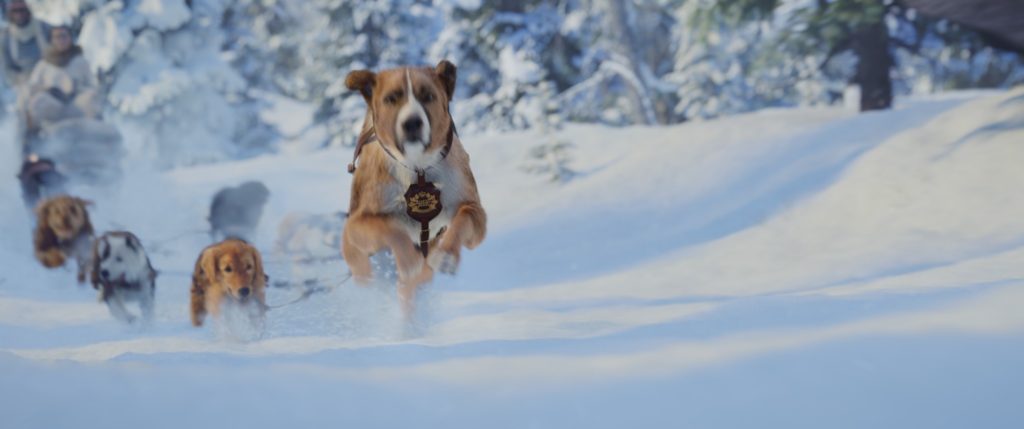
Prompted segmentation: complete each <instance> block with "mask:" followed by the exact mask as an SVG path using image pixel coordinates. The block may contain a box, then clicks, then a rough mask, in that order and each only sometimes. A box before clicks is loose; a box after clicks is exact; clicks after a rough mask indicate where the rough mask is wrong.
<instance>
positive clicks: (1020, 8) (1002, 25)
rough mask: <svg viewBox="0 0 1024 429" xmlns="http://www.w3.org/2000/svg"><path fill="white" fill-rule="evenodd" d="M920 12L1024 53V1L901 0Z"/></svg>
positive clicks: (1000, 45)
mask: <svg viewBox="0 0 1024 429" xmlns="http://www.w3.org/2000/svg"><path fill="white" fill-rule="evenodd" d="M902 2H903V4H905V5H906V6H908V7H911V8H914V9H916V10H918V11H919V12H921V13H923V14H926V15H929V16H932V17H936V18H943V19H948V20H950V21H953V22H956V23H959V24H961V25H963V26H965V27H968V28H971V29H973V30H975V31H978V32H980V33H982V34H985V35H987V36H989V37H990V38H993V39H995V40H996V44H997V45H999V47H1001V48H1004V49H1008V50H1014V51H1017V52H1020V53H1022V54H1024V2H1022V1H1020V0H972V1H963V0H902Z"/></svg>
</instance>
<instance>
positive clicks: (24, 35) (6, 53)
mask: <svg viewBox="0 0 1024 429" xmlns="http://www.w3.org/2000/svg"><path fill="white" fill-rule="evenodd" d="M4 11H5V13H4V16H5V17H6V18H7V27H6V28H4V29H3V30H2V31H0V70H2V71H3V75H4V79H5V80H6V81H7V85H8V86H10V87H11V88H14V89H17V88H19V87H20V86H22V85H23V84H24V83H25V81H27V80H28V77H29V75H30V74H31V73H32V70H33V68H34V67H35V66H36V63H38V62H39V59H40V58H42V56H43V53H45V52H46V50H47V49H48V48H49V44H48V43H47V41H46V28H45V26H44V25H43V24H42V23H41V22H39V21H37V20H35V19H33V18H32V11H31V10H29V8H28V5H27V4H25V1H24V0H11V1H9V2H8V3H7V7H6V8H5V9H4Z"/></svg>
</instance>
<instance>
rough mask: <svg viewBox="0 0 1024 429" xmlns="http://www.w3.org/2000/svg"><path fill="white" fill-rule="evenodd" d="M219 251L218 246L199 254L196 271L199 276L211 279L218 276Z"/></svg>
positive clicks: (207, 279) (205, 279)
mask: <svg viewBox="0 0 1024 429" xmlns="http://www.w3.org/2000/svg"><path fill="white" fill-rule="evenodd" d="M218 253H219V252H217V249H216V248H208V249H206V250H203V253H200V254H199V260H198V261H196V273H195V274H196V275H197V276H199V278H201V279H203V280H204V281H210V279H213V278H215V277H216V276H217V259H219V257H220V255H218Z"/></svg>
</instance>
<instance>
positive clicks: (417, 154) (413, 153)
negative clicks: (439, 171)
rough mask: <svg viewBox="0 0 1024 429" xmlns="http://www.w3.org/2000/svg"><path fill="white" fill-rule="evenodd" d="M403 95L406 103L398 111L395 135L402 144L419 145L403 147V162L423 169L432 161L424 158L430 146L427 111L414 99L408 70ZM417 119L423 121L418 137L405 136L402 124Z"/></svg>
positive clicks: (430, 158)
mask: <svg viewBox="0 0 1024 429" xmlns="http://www.w3.org/2000/svg"><path fill="white" fill-rule="evenodd" d="M405 94H406V103H405V105H404V106H402V108H401V109H399V110H398V119H397V120H396V121H395V135H396V136H398V139H399V140H400V141H401V142H403V143H406V142H409V141H415V140H418V141H419V143H413V144H407V145H405V160H406V161H407V162H408V164H409V166H410V167H414V168H416V167H425V166H427V165H429V164H430V163H431V161H433V159H432V157H429V156H425V155H426V153H425V152H426V149H427V145H429V144H430V121H429V120H428V119H427V111H426V110H425V109H424V108H423V105H422V104H420V101H419V100H417V99H416V93H415V92H413V87H412V75H411V74H410V72H409V70H406V71H405ZM417 116H418V117H419V118H420V120H421V121H423V128H421V129H420V135H418V136H407V135H405V130H404V129H403V128H402V124H404V123H405V121H407V120H409V118H413V117H417Z"/></svg>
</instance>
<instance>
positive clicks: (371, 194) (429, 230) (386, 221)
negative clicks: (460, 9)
mask: <svg viewBox="0 0 1024 429" xmlns="http://www.w3.org/2000/svg"><path fill="white" fill-rule="evenodd" d="M455 77H456V73H455V65H454V64H452V63H450V62H448V61H441V62H440V63H439V64H438V65H437V66H435V67H400V68H395V69H390V70H383V71H380V72H376V73H375V72H372V71H369V70H357V71H353V72H351V73H349V74H348V76H347V77H346V78H345V85H346V86H348V88H349V89H351V90H354V91H359V92H360V93H361V94H362V95H363V98H364V99H365V100H366V104H367V112H366V117H365V119H364V120H363V129H362V132H361V133H360V136H359V140H358V141H357V142H356V152H355V156H354V158H355V159H353V162H352V164H351V165H349V172H351V173H354V174H355V175H354V177H353V178H352V196H351V200H350V202H349V218H348V221H347V222H346V224H345V230H344V232H343V233H342V245H341V249H342V256H344V257H345V262H346V263H348V266H349V269H350V270H351V271H352V276H353V278H354V279H355V280H356V282H358V283H361V284H366V283H368V282H370V280H371V278H370V277H371V276H372V268H371V264H370V256H371V255H373V254H374V253H377V252H379V251H382V250H385V249H389V250H390V251H391V254H392V255H394V257H395V265H396V266H397V268H398V294H399V298H401V301H402V304H403V310H405V314H406V317H407V318H408V317H409V316H410V315H411V313H412V311H413V300H414V298H415V294H416V289H417V288H418V287H419V286H420V285H422V284H424V283H427V282H429V281H430V280H431V279H432V277H433V274H434V272H435V271H440V272H442V273H445V274H454V273H455V271H456V269H457V268H458V265H459V259H460V252H461V250H462V248H468V249H472V248H474V247H476V246H477V245H479V244H480V242H481V241H483V239H484V235H485V234H486V231H487V215H486V214H485V212H484V208H483V206H482V205H481V204H480V195H479V193H478V192H477V188H476V180H475V179H474V178H473V171H472V170H470V168H469V154H467V153H466V150H465V148H464V147H463V146H462V142H461V141H460V140H459V136H458V133H456V132H455V123H454V122H453V121H452V116H451V113H450V112H449V104H450V102H451V99H452V96H453V95H454V93H455ZM360 156H361V157H360ZM357 159H358V161H359V163H358V166H357V165H356V160H357ZM357 167H358V168H357Z"/></svg>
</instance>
